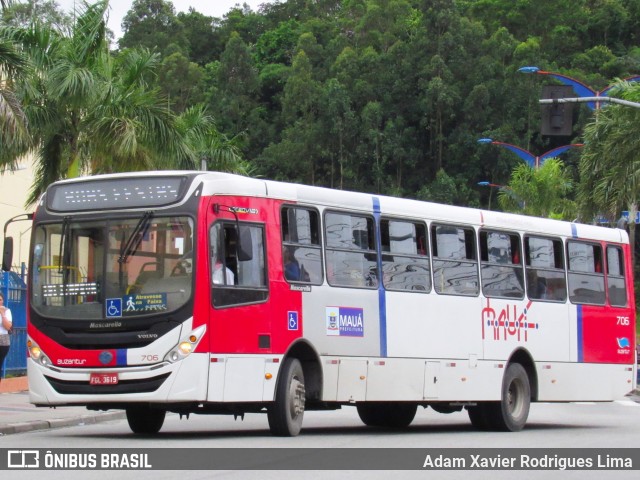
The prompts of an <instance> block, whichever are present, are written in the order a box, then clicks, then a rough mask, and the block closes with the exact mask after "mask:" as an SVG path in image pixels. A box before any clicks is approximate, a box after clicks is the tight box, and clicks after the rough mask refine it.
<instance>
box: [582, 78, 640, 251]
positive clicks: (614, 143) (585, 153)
mask: <svg viewBox="0 0 640 480" xmlns="http://www.w3.org/2000/svg"><path fill="white" fill-rule="evenodd" d="M617 95H619V96H621V97H622V98H624V99H625V100H629V101H633V102H640V85H634V84H629V83H625V82H620V83H619V93H618V94H617ZM639 122H640V111H639V110H638V109H636V108H630V107H628V106H623V105H613V104H612V105H608V106H607V107H606V108H602V109H600V110H599V111H598V112H597V115H595V116H594V118H593V120H592V121H591V122H590V123H588V124H587V126H586V127H585V130H584V142H585V146H584V147H583V148H582V155H581V158H580V166H579V169H580V184H579V185H578V203H579V205H580V207H581V208H580V213H581V216H582V219H583V220H585V221H592V219H593V218H595V216H596V215H604V216H605V217H608V218H609V219H610V220H611V221H615V220H616V219H617V218H619V217H620V214H621V212H622V210H627V211H628V212H629V217H630V218H635V214H636V212H637V211H638V202H639V200H640V153H639V152H640V145H639V144H638V138H639V137H638V124H639ZM629 236H630V241H631V245H635V222H629Z"/></svg>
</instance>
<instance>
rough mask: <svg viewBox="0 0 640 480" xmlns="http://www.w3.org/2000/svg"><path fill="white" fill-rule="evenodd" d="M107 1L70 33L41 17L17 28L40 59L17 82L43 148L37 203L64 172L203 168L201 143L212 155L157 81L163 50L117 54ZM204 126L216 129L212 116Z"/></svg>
mask: <svg viewBox="0 0 640 480" xmlns="http://www.w3.org/2000/svg"><path fill="white" fill-rule="evenodd" d="M107 8H108V1H107V0H102V1H99V2H97V3H95V4H94V5H89V6H87V7H86V10H84V11H83V12H82V13H81V15H80V16H79V17H78V18H77V20H76V23H75V24H74V28H73V30H72V32H71V34H70V35H69V36H66V35H64V34H62V33H60V32H59V31H57V30H55V29H53V28H51V27H42V26H38V25H37V24H36V25H33V26H31V27H30V28H27V29H25V28H19V27H15V28H10V29H9V31H10V32H11V34H12V37H11V38H14V39H18V40H20V45H21V47H22V48H23V51H24V54H25V56H26V57H27V58H28V59H29V61H30V62H31V67H32V68H31V73H32V74H30V75H28V76H25V77H24V78H23V79H22V81H21V82H20V83H19V84H18V87H19V88H17V89H16V92H17V96H18V98H19V99H20V100H21V101H22V104H23V106H24V109H25V114H26V118H27V119H28V124H29V127H30V133H31V139H32V142H33V145H34V149H35V162H36V167H35V179H34V184H33V186H32V189H31V192H30V198H29V202H30V203H32V202H34V201H35V200H36V199H37V198H38V197H39V195H40V194H41V193H42V192H43V191H44V189H45V188H46V187H47V186H48V185H49V184H50V183H51V182H53V181H56V180H58V179H60V178H66V177H73V176H76V175H78V174H80V173H104V172H116V171H130V170H148V169H165V168H196V167H199V161H200V158H201V157H200V156H199V153H201V151H205V152H206V153H207V154H208V155H211V156H212V154H211V150H210V149H209V150H207V149H203V147H202V145H198V146H197V148H196V145H192V144H190V143H189V139H190V138H191V139H194V138H198V136H197V135H189V136H187V135H186V132H189V131H191V129H186V128H184V127H182V126H181V123H180V122H181V120H180V119H179V118H176V116H175V115H174V114H173V113H172V111H171V109H170V108H167V101H166V98H164V97H163V96H162V95H160V92H159V89H157V88H156V87H155V85H154V81H155V76H156V69H157V66H158V57H157V55H155V54H152V53H150V52H149V51H148V50H136V49H132V50H129V49H128V50H125V51H124V52H122V53H121V54H120V55H119V56H118V57H117V58H115V59H114V58H113V57H112V56H111V55H110V54H109V50H108V43H107V40H106V35H105V33H106V29H105V23H104V17H105V13H106V10H107ZM201 129H202V131H204V132H207V134H208V135H211V132H212V130H211V129H212V126H211V125H210V124H209V125H208V126H206V128H205V126H202V127H201ZM220 145H221V147H225V145H224V144H220ZM211 146H213V145H210V146H209V147H211ZM212 158H213V156H212Z"/></svg>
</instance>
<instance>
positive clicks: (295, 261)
mask: <svg viewBox="0 0 640 480" xmlns="http://www.w3.org/2000/svg"><path fill="white" fill-rule="evenodd" d="M280 221H281V228H282V272H283V275H284V278H285V280H287V281H288V282H291V283H308V284H311V285H321V284H322V282H323V272H322V246H321V245H320V216H319V215H318V212H317V211H315V210H313V209H310V208H302V207H292V206H284V207H283V208H282V211H281V215H280Z"/></svg>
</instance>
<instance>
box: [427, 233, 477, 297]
mask: <svg viewBox="0 0 640 480" xmlns="http://www.w3.org/2000/svg"><path fill="white" fill-rule="evenodd" d="M431 237H432V242H431V245H432V249H433V286H434V289H435V291H436V292H437V293H439V294H443V295H466V296H476V295H478V294H479V293H480V281H479V279H478V260H477V259H478V257H477V254H476V247H475V244H476V243H475V232H474V230H473V228H470V227H460V226H454V225H432V226H431Z"/></svg>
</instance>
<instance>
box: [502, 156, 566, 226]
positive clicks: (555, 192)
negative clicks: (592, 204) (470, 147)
mask: <svg viewBox="0 0 640 480" xmlns="http://www.w3.org/2000/svg"><path fill="white" fill-rule="evenodd" d="M572 188H573V186H572V182H571V177H570V175H569V174H568V172H567V170H566V168H565V167H564V164H563V163H562V161H560V160H558V159H557V158H549V159H547V160H546V161H545V162H544V163H543V164H542V165H541V166H540V167H538V168H535V167H531V166H529V164H527V163H520V164H518V166H517V167H516V168H515V169H514V170H513V173H512V174H511V180H510V181H509V184H508V185H506V186H505V187H503V188H501V189H500V191H499V193H498V203H499V205H500V207H501V208H503V209H504V210H506V211H510V212H518V213H523V214H525V215H533V216H536V217H545V218H556V219H564V220H571V219H573V218H575V214H576V205H575V202H573V201H572V200H571V199H570V198H569V194H570V192H571V190H572Z"/></svg>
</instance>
